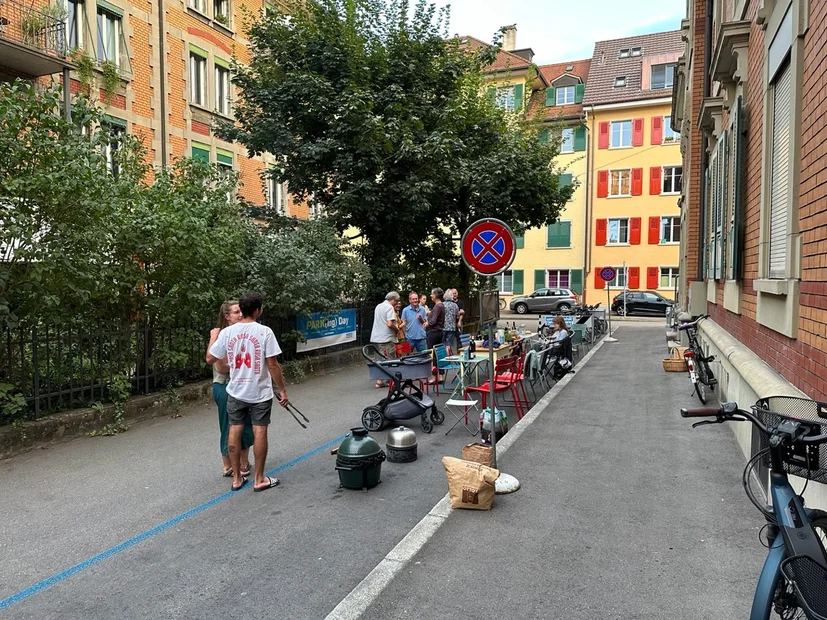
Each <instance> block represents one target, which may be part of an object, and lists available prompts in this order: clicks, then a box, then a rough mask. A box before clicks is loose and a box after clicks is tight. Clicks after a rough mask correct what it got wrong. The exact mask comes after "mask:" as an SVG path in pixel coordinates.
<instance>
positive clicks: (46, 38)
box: [0, 0, 66, 58]
mask: <svg viewBox="0 0 827 620" xmlns="http://www.w3.org/2000/svg"><path fill="white" fill-rule="evenodd" d="M47 6H48V5H47ZM0 38H2V39H6V40H8V41H14V42H15V43H22V44H23V45H26V46H28V47H34V48H37V49H39V50H40V51H42V52H45V53H46V54H49V55H51V56H57V57H60V58H64V57H65V56H66V24H65V22H64V21H63V20H62V19H59V18H58V17H56V16H55V15H53V14H51V13H49V12H46V11H44V10H42V7H41V8H35V7H33V6H27V5H25V4H24V3H22V2H18V1H17V0H2V2H0Z"/></svg>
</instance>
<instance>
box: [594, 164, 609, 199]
mask: <svg viewBox="0 0 827 620" xmlns="http://www.w3.org/2000/svg"><path fill="white" fill-rule="evenodd" d="M608 195H609V171H608V170H598V171H597V197H598V198H606V196H608Z"/></svg>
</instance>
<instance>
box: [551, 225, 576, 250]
mask: <svg viewBox="0 0 827 620" xmlns="http://www.w3.org/2000/svg"><path fill="white" fill-rule="evenodd" d="M546 247H547V248H570V247H571V221H569V220H566V221H564V222H555V223H554V224H549V225H548V226H546Z"/></svg>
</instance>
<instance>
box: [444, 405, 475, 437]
mask: <svg viewBox="0 0 827 620" xmlns="http://www.w3.org/2000/svg"><path fill="white" fill-rule="evenodd" d="M460 408H461V409H460ZM469 408H471V409H473V411H474V412H475V414H476V415H475V418H479V413H480V408H479V407H478V406H477V401H476V400H471V399H468V398H467V397H466V398H465V400H462V399H458V398H449V399H448V400H447V401H445V409H447V410H448V411H449V412H450V414H451V415H452V416H454V418H456V422H454V423H453V424H452V425H451V428H449V429H448V430H447V431H446V433H445V434H446V435H447V434H448V433H450V432H451V431H452V430H454V427H456V426H457V424H459V423H460V422H462V421H463V420H464V421H465V423H464V424H463V428H464V429H465V430H466V431H468V432H469V433H470V434H471V437H476V436H477V434H478V433H479V432H480V429H479V428H478V427H477V426H476V425H474V427H473V428H474V430H473V431H472V430H471V429H470V428H468V409H469Z"/></svg>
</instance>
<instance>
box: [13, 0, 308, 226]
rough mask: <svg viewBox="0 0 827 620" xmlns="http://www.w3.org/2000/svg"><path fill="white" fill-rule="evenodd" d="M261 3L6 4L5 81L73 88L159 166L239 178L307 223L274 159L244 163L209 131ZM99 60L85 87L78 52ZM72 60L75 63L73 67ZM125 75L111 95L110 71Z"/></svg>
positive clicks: (244, 194) (243, 57) (91, 0)
mask: <svg viewBox="0 0 827 620" xmlns="http://www.w3.org/2000/svg"><path fill="white" fill-rule="evenodd" d="M268 6H271V5H269V4H267V3H266V2H262V0H56V4H52V5H51V6H50V5H49V4H48V3H46V2H43V1H41V0H34V2H33V3H31V2H25V1H24V0H3V1H2V2H0V79H13V78H15V77H24V78H31V79H34V78H40V79H41V80H46V79H49V78H48V77H47V76H52V78H51V79H61V80H65V81H68V82H69V83H70V92H71V93H73V94H74V93H78V92H80V91H82V90H87V91H88V92H89V94H90V95H91V97H92V98H93V99H97V100H98V101H99V102H100V103H101V105H102V107H103V108H104V110H105V112H106V115H107V123H108V124H109V126H110V127H109V128H110V130H111V131H115V132H117V131H126V132H129V133H131V134H134V135H136V136H138V137H139V138H140V140H141V141H142V143H143V144H144V146H145V147H146V148H147V157H148V158H149V159H150V160H151V162H152V164H153V165H154V166H156V167H159V166H161V165H162V164H169V163H170V162H172V161H174V160H175V159H176V158H179V157H194V158H199V159H202V160H205V161H210V162H213V163H216V164H218V165H220V166H226V167H227V168H232V169H233V170H235V171H236V172H238V174H239V182H240V187H239V191H238V195H239V196H240V197H241V198H243V199H244V200H245V201H247V202H249V203H251V204H253V205H257V206H262V205H265V204H269V205H270V206H271V207H275V208H277V209H278V210H279V211H280V212H282V213H286V214H288V215H296V216H299V217H307V216H308V210H307V206H306V205H304V204H294V202H293V201H292V199H290V197H289V196H288V194H287V193H286V192H285V191H284V190H285V188H284V187H283V186H278V185H277V184H275V183H274V182H272V181H268V180H266V179H263V178H262V173H263V172H264V171H265V169H266V168H267V167H268V166H273V165H275V163H276V161H275V158H273V157H272V156H269V155H265V156H264V157H254V158H248V157H247V154H246V150H245V149H244V148H243V147H242V146H240V145H238V144H233V143H229V142H224V141H222V140H220V139H218V138H217V137H216V136H215V135H214V134H213V132H212V130H211V127H212V125H213V124H214V123H215V122H216V121H217V120H221V119H230V118H231V105H230V103H231V101H232V98H233V86H232V84H230V61H231V60H232V59H233V58H234V57H235V58H237V59H238V61H239V62H241V63H242V64H243V63H246V62H248V60H249V49H248V45H249V43H248V41H247V40H246V39H245V37H244V26H243V24H244V21H245V20H246V19H249V17H250V16H257V15H261V14H262V13H264V12H265V11H267V10H268ZM79 55H83V56H86V57H87V58H89V59H91V60H92V61H93V63H94V64H95V69H94V74H95V75H94V77H93V80H92V82H91V84H89V83H88V82H87V83H82V82H81V75H80V72H78V71H77V68H78V66H79V65H78V62H77V60H78V56H79ZM72 59H74V62H72ZM107 65H108V66H109V67H114V68H116V69H117V73H118V75H119V77H120V79H119V80H118V84H117V85H116V86H115V87H114V88H112V92H107V91H106V90H105V88H104V87H103V84H105V79H104V69H105V68H107Z"/></svg>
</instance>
